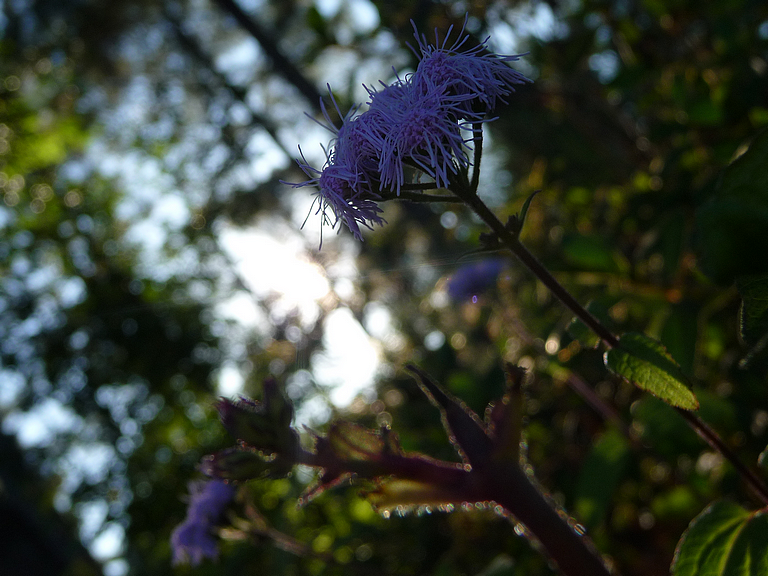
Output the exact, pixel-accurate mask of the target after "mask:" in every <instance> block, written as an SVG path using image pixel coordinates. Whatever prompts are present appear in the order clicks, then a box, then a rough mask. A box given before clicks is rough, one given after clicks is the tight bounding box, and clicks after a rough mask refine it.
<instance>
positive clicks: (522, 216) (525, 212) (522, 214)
mask: <svg viewBox="0 0 768 576" xmlns="http://www.w3.org/2000/svg"><path fill="white" fill-rule="evenodd" d="M539 192H541V190H534V191H533V192H532V193H531V195H530V196H528V198H526V199H525V202H523V207H522V208H521V209H520V214H518V216H517V222H518V229H519V230H522V229H523V226H525V217H526V216H527V215H528V208H530V207H531V201H532V200H533V197H534V196H536V194H538V193H539Z"/></svg>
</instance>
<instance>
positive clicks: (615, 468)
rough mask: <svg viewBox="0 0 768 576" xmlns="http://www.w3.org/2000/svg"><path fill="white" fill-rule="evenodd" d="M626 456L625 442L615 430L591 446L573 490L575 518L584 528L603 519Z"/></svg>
mask: <svg viewBox="0 0 768 576" xmlns="http://www.w3.org/2000/svg"><path fill="white" fill-rule="evenodd" d="M628 457H629V443H628V441H627V439H626V438H625V437H624V436H623V435H622V434H621V433H619V432H618V431H616V430H613V429H609V430H606V431H605V433H603V435H602V436H600V438H599V439H598V440H597V442H595V443H594V444H593V445H592V449H591V450H590V452H589V454H588V455H587V458H586V460H585V462H584V465H583V466H582V468H581V473H580V474H579V482H578V487H577V490H576V509H575V512H576V516H577V518H578V519H579V521H581V522H582V523H584V524H585V525H586V526H587V527H590V528H592V527H594V526H596V525H597V524H599V523H600V522H601V521H602V520H603V518H604V517H605V513H606V512H607V510H608V506H609V504H610V503H611V499H612V497H613V493H614V491H615V490H616V486H618V483H619V481H620V480H621V477H622V475H623V474H624V470H625V469H626V466H627V462H628Z"/></svg>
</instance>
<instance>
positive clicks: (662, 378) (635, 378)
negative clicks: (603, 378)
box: [604, 332, 699, 410]
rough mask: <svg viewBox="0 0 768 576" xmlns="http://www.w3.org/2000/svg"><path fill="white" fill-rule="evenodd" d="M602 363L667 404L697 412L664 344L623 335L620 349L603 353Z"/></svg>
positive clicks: (694, 403) (633, 333) (692, 395)
mask: <svg viewBox="0 0 768 576" xmlns="http://www.w3.org/2000/svg"><path fill="white" fill-rule="evenodd" d="M604 360H605V365H606V367H607V368H608V369H609V370H610V371H611V372H613V373H614V374H616V375H617V376H620V377H621V378H623V379H625V380H626V381H628V382H631V383H632V384H634V385H635V386H637V387H638V388H640V389H642V390H645V391H646V392H650V393H651V394H653V395H654V396H657V397H658V398H661V399H662V400H664V402H666V403H667V404H670V405H672V406H676V407H678V408H684V409H686V410H698V408H699V402H698V400H696V396H695V395H694V394H693V392H692V391H691V389H690V388H689V387H688V384H687V378H686V377H685V375H684V374H683V372H682V371H681V370H680V366H679V365H678V364H677V362H675V360H674V359H673V358H672V357H671V356H670V355H669V353H668V352H667V349H666V348H664V345H663V344H661V343H660V342H657V341H656V340H654V339H652V338H649V337H648V336H646V335H645V334H640V333H638V332H630V333H627V334H624V335H623V336H622V337H621V339H620V342H619V346H617V347H616V348H611V349H610V350H608V352H606V353H605V356H604Z"/></svg>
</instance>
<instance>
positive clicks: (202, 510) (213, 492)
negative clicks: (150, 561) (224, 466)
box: [171, 480, 235, 566]
mask: <svg viewBox="0 0 768 576" xmlns="http://www.w3.org/2000/svg"><path fill="white" fill-rule="evenodd" d="M189 494H190V500H189V506H188V507H187V517H186V518H185V519H184V522H182V523H181V524H179V525H178V526H177V527H176V529H175V530H174V531H173V534H171V546H172V548H173V563H174V564H184V563H189V564H192V565H193V566H197V565H198V564H200V562H202V561H203V558H216V557H217V556H218V552H219V551H218V548H217V546H216V540H215V539H214V537H213V533H212V528H213V526H214V524H215V523H216V521H217V520H218V519H219V517H220V516H221V514H222V512H223V511H224V508H226V506H227V504H229V502H230V501H231V500H232V498H233V497H234V495H235V488H234V487H233V486H230V485H229V484H226V483H224V482H222V481H220V480H211V481H207V482H205V481H203V482H191V483H190V485H189Z"/></svg>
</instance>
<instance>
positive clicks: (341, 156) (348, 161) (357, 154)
mask: <svg viewBox="0 0 768 576" xmlns="http://www.w3.org/2000/svg"><path fill="white" fill-rule="evenodd" d="M329 92H330V87H329ZM331 100H332V102H333V104H334V106H335V107H336V110H337V112H338V113H339V116H341V112H340V111H339V107H338V105H337V104H336V100H335V99H334V98H333V94H331ZM321 104H322V103H321ZM322 110H323V116H324V118H325V123H322V122H321V123H320V125H321V126H323V127H324V128H326V129H327V130H329V131H330V132H332V133H334V134H335V135H336V137H335V138H334V139H333V140H332V141H331V146H330V150H327V151H326V162H325V165H324V166H323V169H322V170H318V169H317V168H314V167H312V166H310V165H309V163H308V162H307V160H306V158H304V154H303V153H302V154H301V160H299V161H298V163H299V167H300V168H301V169H302V170H303V171H304V173H305V174H306V175H307V176H309V180H306V181H305V182H299V183H292V182H284V183H285V184H290V185H291V186H293V187H294V188H302V187H304V186H315V187H317V189H318V191H317V194H316V198H315V202H313V204H312V206H313V208H314V206H315V204H317V210H316V212H315V213H316V214H321V215H322V221H323V224H330V226H331V228H335V227H336V224H337V223H338V222H339V220H341V221H342V222H343V223H344V224H345V225H346V226H347V228H349V229H350V231H351V232H352V233H353V234H354V235H355V238H357V239H358V240H362V239H363V235H362V233H361V232H360V225H362V226H365V227H366V228H368V229H373V226H372V224H378V225H380V226H381V225H382V224H384V219H383V218H382V217H381V216H379V214H380V213H381V212H382V210H381V208H379V206H378V204H377V203H376V201H377V200H380V197H379V195H378V194H377V193H376V192H375V191H374V190H375V188H376V187H378V174H377V173H376V164H377V160H376V157H375V155H376V150H375V149H374V148H373V144H372V143H371V142H370V139H369V137H368V135H369V134H370V133H371V132H372V131H373V130H374V128H373V127H372V126H369V124H370V122H369V120H371V119H372V118H371V117H365V115H360V116H358V117H353V114H354V113H355V111H356V108H353V109H352V110H350V112H349V113H348V114H347V115H346V116H345V117H344V120H343V122H342V126H341V128H336V127H335V126H334V125H333V122H332V121H331V119H330V116H329V115H328V112H327V110H326V108H325V106H324V105H323V106H322ZM299 151H300V152H301V149H299ZM321 246H322V239H321Z"/></svg>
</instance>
